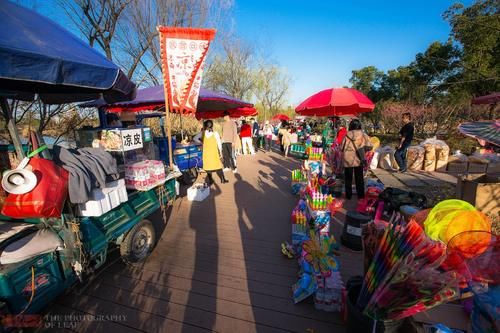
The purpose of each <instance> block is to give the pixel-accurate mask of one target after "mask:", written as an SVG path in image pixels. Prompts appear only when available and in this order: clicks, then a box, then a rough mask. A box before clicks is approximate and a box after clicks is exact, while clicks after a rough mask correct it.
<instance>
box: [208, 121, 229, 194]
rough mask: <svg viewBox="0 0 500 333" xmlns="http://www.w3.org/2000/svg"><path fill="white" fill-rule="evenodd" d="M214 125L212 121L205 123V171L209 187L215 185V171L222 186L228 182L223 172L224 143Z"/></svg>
mask: <svg viewBox="0 0 500 333" xmlns="http://www.w3.org/2000/svg"><path fill="white" fill-rule="evenodd" d="M213 127H214V123H213V122H212V121H211V120H205V122H204V123H203V128H204V130H203V169H204V170H205V171H206V172H207V178H208V185H212V184H213V183H214V179H213V177H212V172H214V171H215V173H217V175H218V176H219V178H220V181H221V183H222V184H225V183H227V182H228V180H227V179H226V177H224V172H222V167H223V165H222V160H221V156H222V141H221V139H220V136H219V133H217V132H214V130H213Z"/></svg>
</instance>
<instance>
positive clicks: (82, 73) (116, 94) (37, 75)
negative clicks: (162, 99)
mask: <svg viewBox="0 0 500 333" xmlns="http://www.w3.org/2000/svg"><path fill="white" fill-rule="evenodd" d="M0 17H1V19H0V97H1V96H6V97H9V98H18V99H28V98H30V97H32V96H33V94H39V96H40V98H41V99H42V100H43V101H44V102H45V103H47V104H59V103H66V102H76V101H88V100H93V99H96V98H100V97H103V98H104V100H106V101H107V102H108V103H112V102H117V101H124V100H129V99H133V98H134V97H135V84H134V83H132V82H131V81H130V80H129V79H128V78H127V77H126V75H125V74H124V73H123V72H122V71H121V70H120V69H119V67H118V66H116V65H115V64H114V63H112V62H111V61H109V60H108V59H106V58H105V57H104V56H103V55H101V54H100V53H99V52H97V51H96V50H94V49H92V48H91V47H90V46H89V45H87V44H86V43H84V42H83V41H82V40H80V39H79V38H77V37H76V36H74V35H73V34H71V33H70V32H68V31H67V30H65V29H64V28H62V27H61V26H59V25H58V24H56V23H54V22H53V21H51V20H49V19H48V18H46V17H44V16H42V15H40V14H38V13H36V12H34V11H32V10H29V9H27V8H24V7H22V6H19V5H16V4H13V3H11V2H9V1H5V0H2V1H0Z"/></svg>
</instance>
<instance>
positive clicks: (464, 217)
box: [439, 210, 491, 243]
mask: <svg viewBox="0 0 500 333" xmlns="http://www.w3.org/2000/svg"><path fill="white" fill-rule="evenodd" d="M466 231H484V232H486V233H489V232H491V221H490V219H489V218H488V217H487V216H486V215H484V214H483V213H481V212H479V211H477V210H467V211H460V213H458V214H455V215H454V217H453V219H452V220H451V221H450V223H449V224H448V227H447V228H446V229H443V230H442V232H441V234H440V237H439V238H440V239H441V240H442V241H443V242H445V243H448V242H449V241H450V240H451V239H452V238H453V237H455V236H456V235H458V234H460V233H462V232H466ZM477 235H482V234H477ZM477 237H480V236H477Z"/></svg>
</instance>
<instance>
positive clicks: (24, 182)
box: [2, 169, 37, 194]
mask: <svg viewBox="0 0 500 333" xmlns="http://www.w3.org/2000/svg"><path fill="white" fill-rule="evenodd" d="M36 184H37V180H36V175H35V174H34V173H33V171H31V170H28V169H14V170H9V171H6V172H4V174H3V178H2V187H3V189H4V190H5V191H6V192H8V193H12V194H24V193H28V192H30V191H32V190H33V189H34V188H35V186H36Z"/></svg>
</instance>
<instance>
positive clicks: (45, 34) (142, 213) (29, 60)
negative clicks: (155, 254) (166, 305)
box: [0, 1, 180, 331]
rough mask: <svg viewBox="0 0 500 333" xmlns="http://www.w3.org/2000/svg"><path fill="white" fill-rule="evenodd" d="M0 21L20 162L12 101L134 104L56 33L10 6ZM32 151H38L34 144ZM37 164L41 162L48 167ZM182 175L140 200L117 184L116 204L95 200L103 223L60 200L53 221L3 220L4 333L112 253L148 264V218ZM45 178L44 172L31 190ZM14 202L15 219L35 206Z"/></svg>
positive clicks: (4, 103)
mask: <svg viewBox="0 0 500 333" xmlns="http://www.w3.org/2000/svg"><path fill="white" fill-rule="evenodd" d="M0 11H1V12H2V13H3V16H2V20H1V21H0V29H1V30H2V31H7V32H9V33H5V34H2V35H1V36H0V43H1V44H2V45H4V46H5V47H4V48H3V54H4V56H3V57H2V58H1V59H0V68H1V69H2V73H1V74H2V75H1V79H0V106H1V109H2V111H3V116H4V120H5V123H6V124H7V127H8V130H9V134H10V137H11V140H12V143H13V147H12V148H13V149H12V150H15V157H16V158H17V162H19V161H22V160H23V158H24V157H25V155H26V152H27V150H26V149H23V146H22V145H21V141H20V139H19V135H18V133H17V128H16V126H15V124H14V121H13V115H12V111H11V110H10V105H9V102H8V99H11V100H33V99H34V98H35V97H36V98H37V99H38V100H39V101H40V103H47V104H61V103H71V102H79V101H86V100H91V99H96V98H99V97H102V98H104V101H105V102H107V103H113V102H117V101H124V100H129V99H133V98H134V96H135V94H136V89H135V85H134V84H133V83H132V82H131V81H129V80H128V78H127V77H126V75H125V74H124V73H123V72H122V71H121V70H120V69H119V68H118V67H117V66H116V65H115V64H113V63H112V62H110V61H109V60H108V59H106V58H105V57H103V56H102V55H101V54H99V53H98V52H95V50H93V49H92V48H90V47H89V46H88V45H87V44H86V43H84V42H83V41H81V40H79V39H77V38H75V37H74V36H73V35H72V34H70V33H69V32H67V31H66V30H64V29H63V28H61V27H60V26H59V25H57V24H55V23H54V22H52V21H50V20H48V19H46V18H45V17H43V16H41V15H40V14H38V13H36V12H34V11H32V10H29V9H26V8H24V7H22V6H19V5H16V4H14V3H12V2H9V1H3V2H0ZM55 45H57V47H55ZM82 59H85V61H82ZM45 68H46V69H47V70H43V69H45ZM49 69H50V70H49ZM38 144H40V146H43V142H40V140H38ZM40 148H41V147H40ZM8 150H9V149H8V148H7V151H8ZM40 151H41V150H40V149H38V152H40ZM43 157H44V158H39V160H44V161H47V158H46V157H45V156H43ZM94 159H95V158H94ZM7 161H9V162H10V160H9V159H7ZM30 163H31V162H30ZM160 164H161V163H160ZM155 165H157V164H155ZM13 168H14V166H11V168H10V169H11V170H12V169H13ZM155 170H156V169H155ZM164 171H165V170H164ZM179 175H180V174H178V173H176V172H174V171H172V170H170V173H168V174H166V177H163V178H162V179H161V182H160V181H157V183H154V186H153V187H151V188H148V189H146V190H144V191H139V190H129V191H127V190H125V187H124V183H123V178H121V179H120V180H121V182H120V180H118V181H117V183H118V184H117V185H116V187H117V188H120V189H122V190H123V191H122V192H120V193H119V198H118V201H117V200H116V199H117V196H116V194H117V193H116V192H105V194H106V196H103V198H100V199H99V200H102V201H103V204H104V203H105V204H106V205H108V204H109V206H107V208H106V209H103V210H102V214H93V215H92V214H87V215H85V214H82V212H81V210H79V207H77V206H76V205H75V204H71V203H69V200H66V201H62V202H61V205H60V207H59V208H61V210H58V213H57V215H55V214H54V215H50V216H51V217H48V216H44V217H43V218H24V219H15V218H12V215H11V217H7V216H3V215H2V216H0V319H1V325H0V331H3V329H4V328H7V329H9V327H10V328H12V327H26V326H25V324H26V323H25V322H23V318H25V317H23V316H19V315H21V314H33V313H38V312H39V311H40V310H41V309H42V308H44V307H45V306H46V305H47V304H48V303H49V302H51V301H52V300H53V299H54V298H55V297H57V296H58V295H60V294H61V293H62V292H63V291H65V290H67V289H68V288H69V287H70V286H72V285H73V284H74V283H75V282H77V281H79V280H80V281H83V280H84V279H85V278H86V277H87V276H89V275H91V274H92V273H93V272H94V271H95V270H96V269H98V268H99V267H101V266H102V265H103V264H104V263H105V262H106V258H107V256H108V253H109V250H110V249H112V248H113V247H119V250H120V253H121V255H122V257H123V259H124V260H125V261H127V262H129V263H134V262H140V261H143V260H145V259H146V258H147V256H148V255H149V254H150V253H151V251H152V249H153V247H154V245H155V243H156V235H155V229H154V227H153V225H152V222H151V221H150V220H148V217H149V216H150V215H151V213H153V212H154V211H156V210H158V209H159V208H160V207H163V208H164V207H165V205H166V204H168V203H170V202H171V201H172V200H174V198H175V196H176V180H175V177H178V176H179ZM163 176H165V174H163ZM44 177H45V175H44V174H43V170H42V171H41V174H38V175H36V177H35V181H34V182H35V184H37V183H38V182H41V181H43V179H46V178H44ZM35 186H36V185H35ZM113 186H114V185H113ZM107 187H108V184H107V182H106V186H105V189H106V190H108V188H107ZM110 187H111V185H110ZM32 190H33V188H32V189H30V190H29V191H27V192H23V193H30V191H32ZM65 190H66V189H64V188H61V189H60V191H59V192H56V193H57V194H58V195H60V194H61V193H62V192H61V191H65ZM100 190H101V191H104V189H100ZM32 192H33V191H32ZM3 194H4V197H5V193H3ZM11 194H13V193H12V192H9V196H10V195H11ZM108 196H109V197H108ZM46 197H47V196H45V198H46ZM61 197H63V198H64V196H61ZM8 198H9V197H7V199H8ZM43 199H44V198H43ZM108 199H109V200H108ZM63 200H64V199H63ZM92 200H97V198H93V199H92ZM19 202H20V204H19V205H17V207H19V208H21V209H22V208H23V207H24V205H25V204H28V203H29V204H31V205H36V204H38V203H37V202H35V201H32V202H23V201H19ZM101 208H102V207H101ZM10 314H12V315H10ZM9 315H10V316H9ZM30 318H33V317H30ZM39 320H40V322H38V323H31V324H34V326H40V325H42V324H43V323H42V322H41V320H42V319H41V317H40V318H39ZM19 324H21V326H19Z"/></svg>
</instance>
